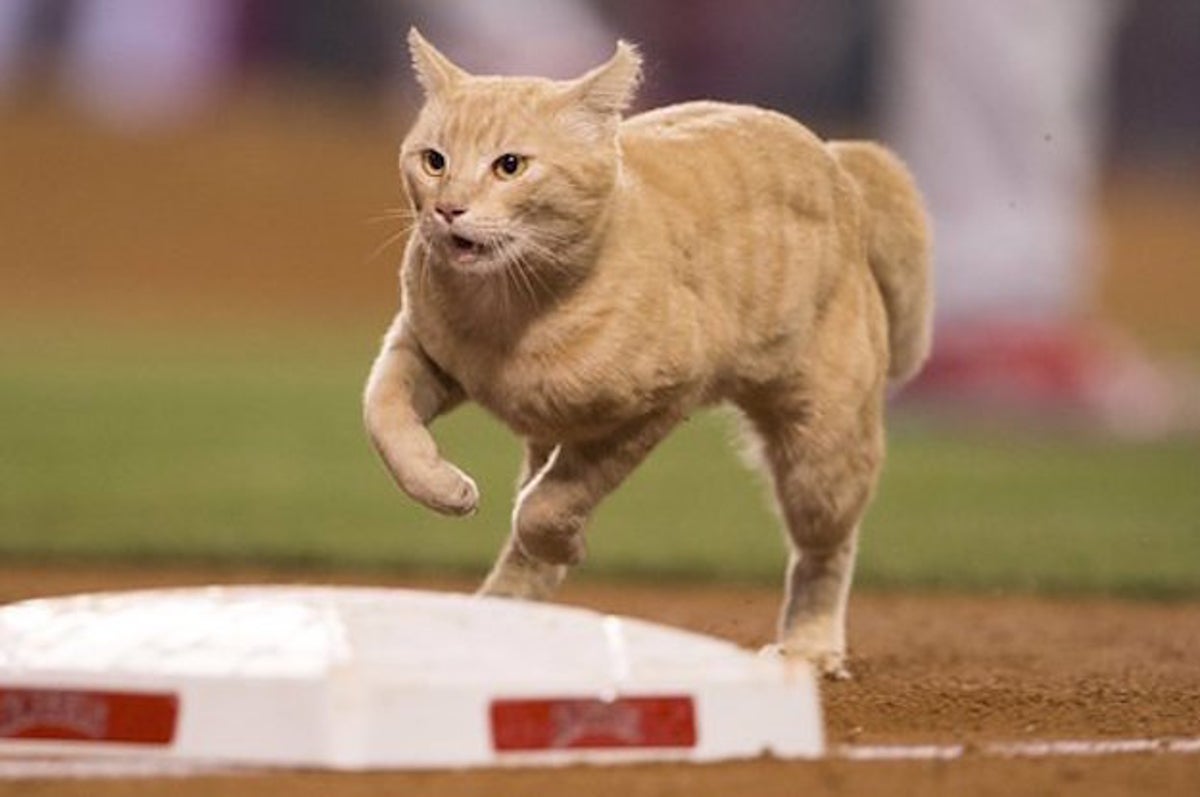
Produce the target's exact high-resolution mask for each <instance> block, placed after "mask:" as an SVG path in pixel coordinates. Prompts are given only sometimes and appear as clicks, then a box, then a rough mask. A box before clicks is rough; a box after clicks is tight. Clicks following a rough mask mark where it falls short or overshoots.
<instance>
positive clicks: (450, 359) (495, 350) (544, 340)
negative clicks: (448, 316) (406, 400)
mask: <svg viewBox="0 0 1200 797" xmlns="http://www.w3.org/2000/svg"><path fill="white" fill-rule="evenodd" d="M426 320H427V323H426V324H425V325H424V326H419V327H418V330H417V332H418V336H419V338H420V339H421V342H422V346H423V347H424V348H425V350H426V352H427V353H428V354H429V356H430V357H431V358H432V359H433V360H434V361H435V362H436V363H437V364H438V365H439V366H440V367H441V368H442V369H443V370H445V371H446V372H447V373H448V374H449V375H450V376H451V377H453V378H454V379H455V381H457V382H458V383H459V384H460V385H461V386H462V388H463V390H464V391H465V392H466V394H467V396H468V397H469V398H471V399H472V400H473V401H475V402H477V403H478V404H480V405H481V406H483V407H484V408H485V409H487V410H488V411H490V412H491V413H492V414H494V415H495V416H496V417H498V418H499V419H500V420H501V421H503V422H504V423H505V424H506V425H507V426H509V427H510V428H511V429H513V431H515V432H516V433H518V434H520V435H523V436H526V437H532V438H538V439H551V440H556V441H563V440H568V439H579V438H587V437H591V436H595V435H600V434H604V433H605V432H606V431H608V430H610V429H612V428H615V427H617V426H620V425H622V424H623V423H626V422H628V421H629V420H631V419H633V418H636V417H639V416H640V415H642V414H645V413H646V412H647V411H649V410H650V409H652V408H653V407H654V406H656V405H658V404H661V403H662V402H663V401H669V400H671V394H672V392H673V391H674V390H676V389H677V388H678V387H679V380H678V379H677V378H675V377H674V376H673V375H666V374H661V373H654V371H655V370H657V369H651V373H644V371H645V368H642V367H639V365H638V362H639V358H638V357H637V356H636V355H635V353H634V352H632V351H627V350H626V348H627V346H625V345H624V344H623V343H622V342H621V341H618V340H614V339H611V338H602V339H598V340H597V341H596V343H595V345H583V346H564V345H561V344H556V343H555V340H554V338H553V337H551V336H550V335H549V334H541V335H539V334H532V335H529V336H527V337H526V339H524V340H522V341H520V342H517V343H510V344H508V345H499V344H498V342H497V341H495V340H489V339H487V338H486V337H484V336H479V335H473V336H466V335H462V334H459V333H456V331H455V330H453V329H449V328H447V327H446V325H445V324H444V323H437V322H436V321H435V320H434V319H426Z"/></svg>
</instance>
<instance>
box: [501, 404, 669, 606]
mask: <svg viewBox="0 0 1200 797" xmlns="http://www.w3.org/2000/svg"><path fill="white" fill-rule="evenodd" d="M681 414H682V413H681V412H680V411H678V410H675V409H671V410H666V411H662V412H659V413H656V414H654V415H652V416H649V417H646V418H641V419H638V420H636V421H634V422H631V423H628V424H626V425H624V426H622V427H620V428H619V429H617V430H616V431H615V432H614V433H613V434H611V435H608V436H606V437H604V438H600V439H596V440H589V441H586V442H575V443H564V444H562V445H559V446H557V447H555V448H553V449H552V450H550V451H549V453H544V452H543V453H544V456H543V457H542V458H541V459H540V461H541V467H540V468H539V469H537V470H536V471H532V475H531V476H530V477H529V478H528V479H527V480H526V482H525V484H524V486H523V487H522V489H521V491H520V493H519V495H518V496H517V505H516V508H515V509H514V511H513V530H512V536H511V538H510V539H509V541H508V543H507V545H506V546H505V549H504V551H503V552H502V553H501V555H500V558H499V559H498V560H497V562H496V564H495V566H494V567H493V568H492V572H491V574H490V575H489V576H488V578H487V581H485V582H484V585H483V587H482V588H481V590H480V591H481V592H482V593H483V594H487V595H503V596H507V597H519V598H533V599H542V598H546V597H548V596H549V594H550V593H551V592H552V591H553V590H554V588H555V587H557V586H558V584H559V583H560V582H561V581H562V579H563V577H564V576H565V575H566V572H567V568H568V567H569V566H571V565H575V564H578V563H579V562H581V561H582V560H583V558H584V555H585V553H586V550H587V548H586V544H585V541H584V531H585V529H586V526H587V522H588V519H589V518H590V517H591V514H592V511H593V510H594V509H595V508H596V506H597V505H598V504H599V503H600V501H601V500H602V499H603V498H604V497H605V496H606V495H608V494H609V493H611V492H612V491H613V490H615V489H616V488H617V487H618V486H619V485H620V484H621V482H623V481H624V480H625V478H626V477H627V476H628V475H629V474H630V473H632V472H633V470H634V468H636V467H637V466H638V465H639V464H640V463H641V462H642V461H643V460H644V459H645V458H646V455H647V454H649V453H650V451H651V450H652V449H653V448H654V447H655V446H656V445H657V444H658V443H659V442H661V441H662V439H663V438H664V437H666V436H667V434H668V433H669V432H670V431H671V429H673V428H674V426H675V424H676V423H677V422H678V420H679V418H680V417H681ZM536 454H537V452H536V451H531V452H530V460H531V462H537V461H539V460H538V459H536V458H535V457H536Z"/></svg>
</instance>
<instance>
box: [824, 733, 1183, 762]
mask: <svg viewBox="0 0 1200 797" xmlns="http://www.w3.org/2000/svg"><path fill="white" fill-rule="evenodd" d="M1133 753H1170V754H1175V755H1195V754H1198V753H1200V737H1194V738H1190V739H1180V738H1173V739H1091V740H1086V739H1060V740H1052V741H1028V742H982V743H980V744H974V745H965V744H873V745H872V744H843V745H838V746H837V747H834V748H833V749H832V750H831V751H830V756H831V757H832V758H843V759H847V760H850V761H953V760H957V759H960V758H967V757H972V756H983V757H988V758H1054V757H1059V756H1080V757H1096V756H1110V755H1128V754H1133Z"/></svg>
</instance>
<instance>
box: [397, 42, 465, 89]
mask: <svg viewBox="0 0 1200 797" xmlns="http://www.w3.org/2000/svg"><path fill="white" fill-rule="evenodd" d="M408 51H409V53H410V54H411V55H412V62H413V70H414V71H415V72H416V73H417V81H418V82H419V83H420V84H421V86H422V87H423V88H424V89H425V94H426V95H427V96H430V97H433V96H436V95H438V94H442V93H444V92H445V91H446V90H447V89H448V88H450V87H451V86H453V85H454V84H456V83H459V82H461V81H463V80H465V79H466V78H468V77H470V76H469V75H468V74H467V72H465V71H464V70H462V69H460V68H459V67H457V66H455V65H454V64H453V63H451V62H450V59H449V58H447V57H446V56H444V55H442V54H441V53H440V52H438V51H437V48H435V47H434V46H433V45H432V44H430V43H429V42H428V41H426V40H425V37H424V36H422V35H421V33H420V31H418V30H417V29H416V28H409V31H408Z"/></svg>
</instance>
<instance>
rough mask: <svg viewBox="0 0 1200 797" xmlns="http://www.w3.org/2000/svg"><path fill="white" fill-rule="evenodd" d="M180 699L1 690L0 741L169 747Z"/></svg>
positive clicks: (74, 691)
mask: <svg viewBox="0 0 1200 797" xmlns="http://www.w3.org/2000/svg"><path fill="white" fill-rule="evenodd" d="M178 718H179V698H178V696H176V695H174V694H168V693H151V692H104V691H93V690H77V689H29V688H25V687H10V686H0V740H3V739H43V740H54V741H71V742H120V743H123V744H143V745H158V746H162V745H168V744H170V743H171V742H172V740H174V738H175V727H176V724H177V721H178Z"/></svg>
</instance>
